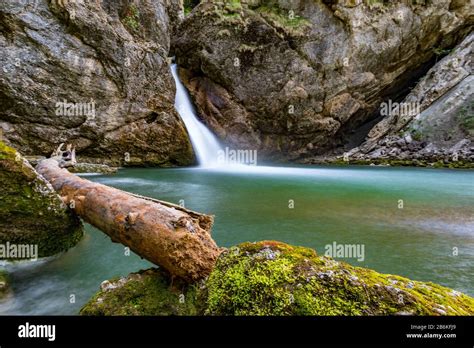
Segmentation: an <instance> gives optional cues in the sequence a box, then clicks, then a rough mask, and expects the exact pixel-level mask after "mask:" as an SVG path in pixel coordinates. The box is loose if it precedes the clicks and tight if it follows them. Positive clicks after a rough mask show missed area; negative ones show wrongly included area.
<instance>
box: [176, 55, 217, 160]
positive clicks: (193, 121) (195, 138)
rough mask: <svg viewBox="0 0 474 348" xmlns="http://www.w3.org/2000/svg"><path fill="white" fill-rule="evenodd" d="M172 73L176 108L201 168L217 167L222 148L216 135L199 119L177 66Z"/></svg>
mask: <svg viewBox="0 0 474 348" xmlns="http://www.w3.org/2000/svg"><path fill="white" fill-rule="evenodd" d="M171 73H172V74H173V78H174V82H175V84H176V99H175V103H174V106H175V108H176V110H177V111H178V113H179V115H180V116H181V119H182V120H183V122H184V124H185V126H186V129H187V131H188V134H189V137H190V139H191V143H192V145H193V148H194V153H195V154H196V157H197V160H198V164H199V166H200V167H215V166H217V165H218V161H217V159H218V154H219V151H220V150H222V147H221V145H220V144H219V141H218V140H217V138H216V137H215V135H214V134H212V132H211V131H210V130H209V129H207V127H206V126H205V125H204V124H203V123H202V122H201V121H200V120H199V119H198V118H197V116H196V111H195V109H194V106H193V104H192V102H191V98H190V96H189V94H188V91H187V90H186V88H185V87H184V85H183V84H182V82H181V81H180V79H179V76H178V67H177V65H176V64H172V65H171Z"/></svg>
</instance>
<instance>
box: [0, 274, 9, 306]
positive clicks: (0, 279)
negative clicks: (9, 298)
mask: <svg viewBox="0 0 474 348" xmlns="http://www.w3.org/2000/svg"><path fill="white" fill-rule="evenodd" d="M9 283H10V280H9V278H8V274H7V273H6V272H5V271H2V270H0V300H1V299H2V298H3V297H5V296H6V295H7V293H8V291H9V290H10V285H9Z"/></svg>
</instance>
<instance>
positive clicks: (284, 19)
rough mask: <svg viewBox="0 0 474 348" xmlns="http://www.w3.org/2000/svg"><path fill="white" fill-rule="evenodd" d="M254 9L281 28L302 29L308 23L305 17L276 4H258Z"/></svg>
mask: <svg viewBox="0 0 474 348" xmlns="http://www.w3.org/2000/svg"><path fill="white" fill-rule="evenodd" d="M256 11H257V12H258V13H259V14H260V15H262V16H263V17H264V18H265V19H267V20H270V21H271V22H272V23H273V24H276V25H278V26H280V27H283V28H293V29H304V28H305V27H307V26H309V25H310V22H309V21H308V20H307V19H306V18H303V17H302V16H299V15H298V14H295V13H294V12H293V11H286V10H282V9H280V8H279V7H277V6H260V7H258V8H257V9H256Z"/></svg>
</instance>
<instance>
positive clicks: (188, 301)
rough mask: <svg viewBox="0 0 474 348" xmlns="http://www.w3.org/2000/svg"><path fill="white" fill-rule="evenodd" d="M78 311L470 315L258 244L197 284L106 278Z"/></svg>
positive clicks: (429, 289) (403, 284)
mask: <svg viewBox="0 0 474 348" xmlns="http://www.w3.org/2000/svg"><path fill="white" fill-rule="evenodd" d="M104 284H105V285H104ZM176 289H179V290H176ZM180 296H181V299H182V300H181V302H180ZM81 314H85V315H170V314H171V315H180V314H181V315H236V316H243V315H472V314H474V299H473V298H471V297H469V296H467V295H464V294H462V293H460V292H457V291H455V290H452V289H448V288H445V287H442V286H439V285H436V284H432V283H423V282H418V281H412V280H409V279H407V278H403V277H399V276H395V275H389V274H380V273H377V272H375V271H372V270H370V269H365V268H359V267H354V266H351V265H349V264H347V263H344V262H338V261H335V260H333V259H331V258H328V257H323V256H318V255H317V254H316V252H315V251H314V250H312V249H309V248H304V247H296V246H291V245H288V244H284V243H280V242H274V241H263V242H257V243H243V244H240V245H238V246H236V247H232V248H230V249H228V250H227V251H225V252H224V253H222V255H221V256H220V258H219V259H218V261H217V264H216V267H215V268H214V270H213V271H212V273H211V274H210V276H209V278H208V279H207V280H206V281H203V282H202V283H201V284H195V285H184V284H179V283H176V280H175V283H174V285H173V286H171V281H170V280H169V277H168V276H167V275H166V274H165V273H162V272H160V271H158V270H148V271H143V272H140V273H138V274H131V275H130V276H129V277H127V278H121V279H116V280H113V281H110V282H108V281H106V282H104V283H103V285H102V290H101V291H100V292H99V293H97V294H96V295H95V296H94V297H93V298H92V300H91V301H89V303H88V304H87V305H86V306H85V307H84V308H83V309H82V310H81Z"/></svg>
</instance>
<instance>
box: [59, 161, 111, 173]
mask: <svg viewBox="0 0 474 348" xmlns="http://www.w3.org/2000/svg"><path fill="white" fill-rule="evenodd" d="M68 170H69V171H70V172H71V173H99V174H114V173H116V172H117V170H118V168H117V167H110V166H108V165H106V164H95V163H76V164H75V165H74V167H69V168H68Z"/></svg>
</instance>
